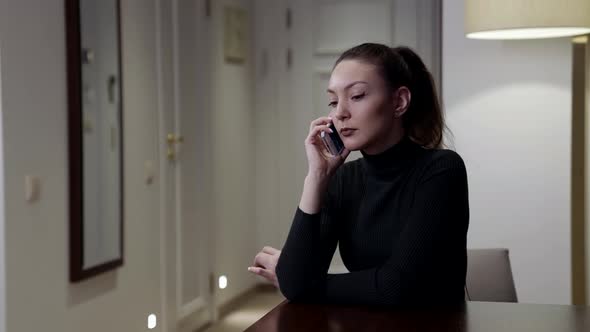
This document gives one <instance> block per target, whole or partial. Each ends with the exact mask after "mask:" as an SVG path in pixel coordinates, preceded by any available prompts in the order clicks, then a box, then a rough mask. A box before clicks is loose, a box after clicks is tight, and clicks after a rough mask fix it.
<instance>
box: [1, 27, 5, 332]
mask: <svg viewBox="0 0 590 332" xmlns="http://www.w3.org/2000/svg"><path fill="white" fill-rule="evenodd" d="M2 112H3V110H2V38H0V156H3V150H4V149H3V146H4V144H3V140H4V134H3V133H2V132H3V131H2V118H3V113H2ZM5 224H6V223H5V218H4V158H3V157H0V332H5V331H6V271H5V269H4V268H5V249H6V248H5V247H6V242H5V241H4V227H5Z"/></svg>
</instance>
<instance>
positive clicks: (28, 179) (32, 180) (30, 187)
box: [25, 175, 41, 203]
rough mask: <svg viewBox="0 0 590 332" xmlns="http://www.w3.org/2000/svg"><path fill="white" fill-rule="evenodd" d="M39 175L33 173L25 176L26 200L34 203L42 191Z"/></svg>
mask: <svg viewBox="0 0 590 332" xmlns="http://www.w3.org/2000/svg"><path fill="white" fill-rule="evenodd" d="M40 190H41V188H40V183H39V177H37V176H33V175H26V176H25V200H26V201H27V202H29V203H32V202H34V201H36V200H38V199H39V192H40Z"/></svg>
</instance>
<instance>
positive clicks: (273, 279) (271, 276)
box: [248, 266, 278, 287]
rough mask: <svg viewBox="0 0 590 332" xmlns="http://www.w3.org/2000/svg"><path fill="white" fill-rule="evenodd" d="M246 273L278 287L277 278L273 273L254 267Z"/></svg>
mask: <svg viewBox="0 0 590 332" xmlns="http://www.w3.org/2000/svg"><path fill="white" fill-rule="evenodd" d="M248 271H250V272H252V273H254V274H256V275H259V276H261V277H263V278H265V279H267V280H268V281H270V282H272V283H273V285H275V286H277V287H278V283H277V276H276V275H275V274H274V272H272V271H270V270H267V269H264V268H261V267H255V266H250V267H249V268H248Z"/></svg>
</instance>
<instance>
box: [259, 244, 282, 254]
mask: <svg viewBox="0 0 590 332" xmlns="http://www.w3.org/2000/svg"><path fill="white" fill-rule="evenodd" d="M262 252H264V253H267V254H270V255H276V254H280V253H281V251H280V250H278V249H275V248H273V247H269V246H266V247H264V248H262Z"/></svg>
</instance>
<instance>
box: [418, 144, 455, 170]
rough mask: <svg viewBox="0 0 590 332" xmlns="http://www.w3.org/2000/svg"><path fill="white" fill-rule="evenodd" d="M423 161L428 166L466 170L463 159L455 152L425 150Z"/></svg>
mask: <svg viewBox="0 0 590 332" xmlns="http://www.w3.org/2000/svg"><path fill="white" fill-rule="evenodd" d="M423 156H424V157H423V158H421V161H422V162H423V163H424V164H427V165H439V166H442V167H462V168H465V162H464V161H463V158H461V156H460V155H459V153H457V152H456V151H454V150H449V149H424V154H423Z"/></svg>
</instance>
